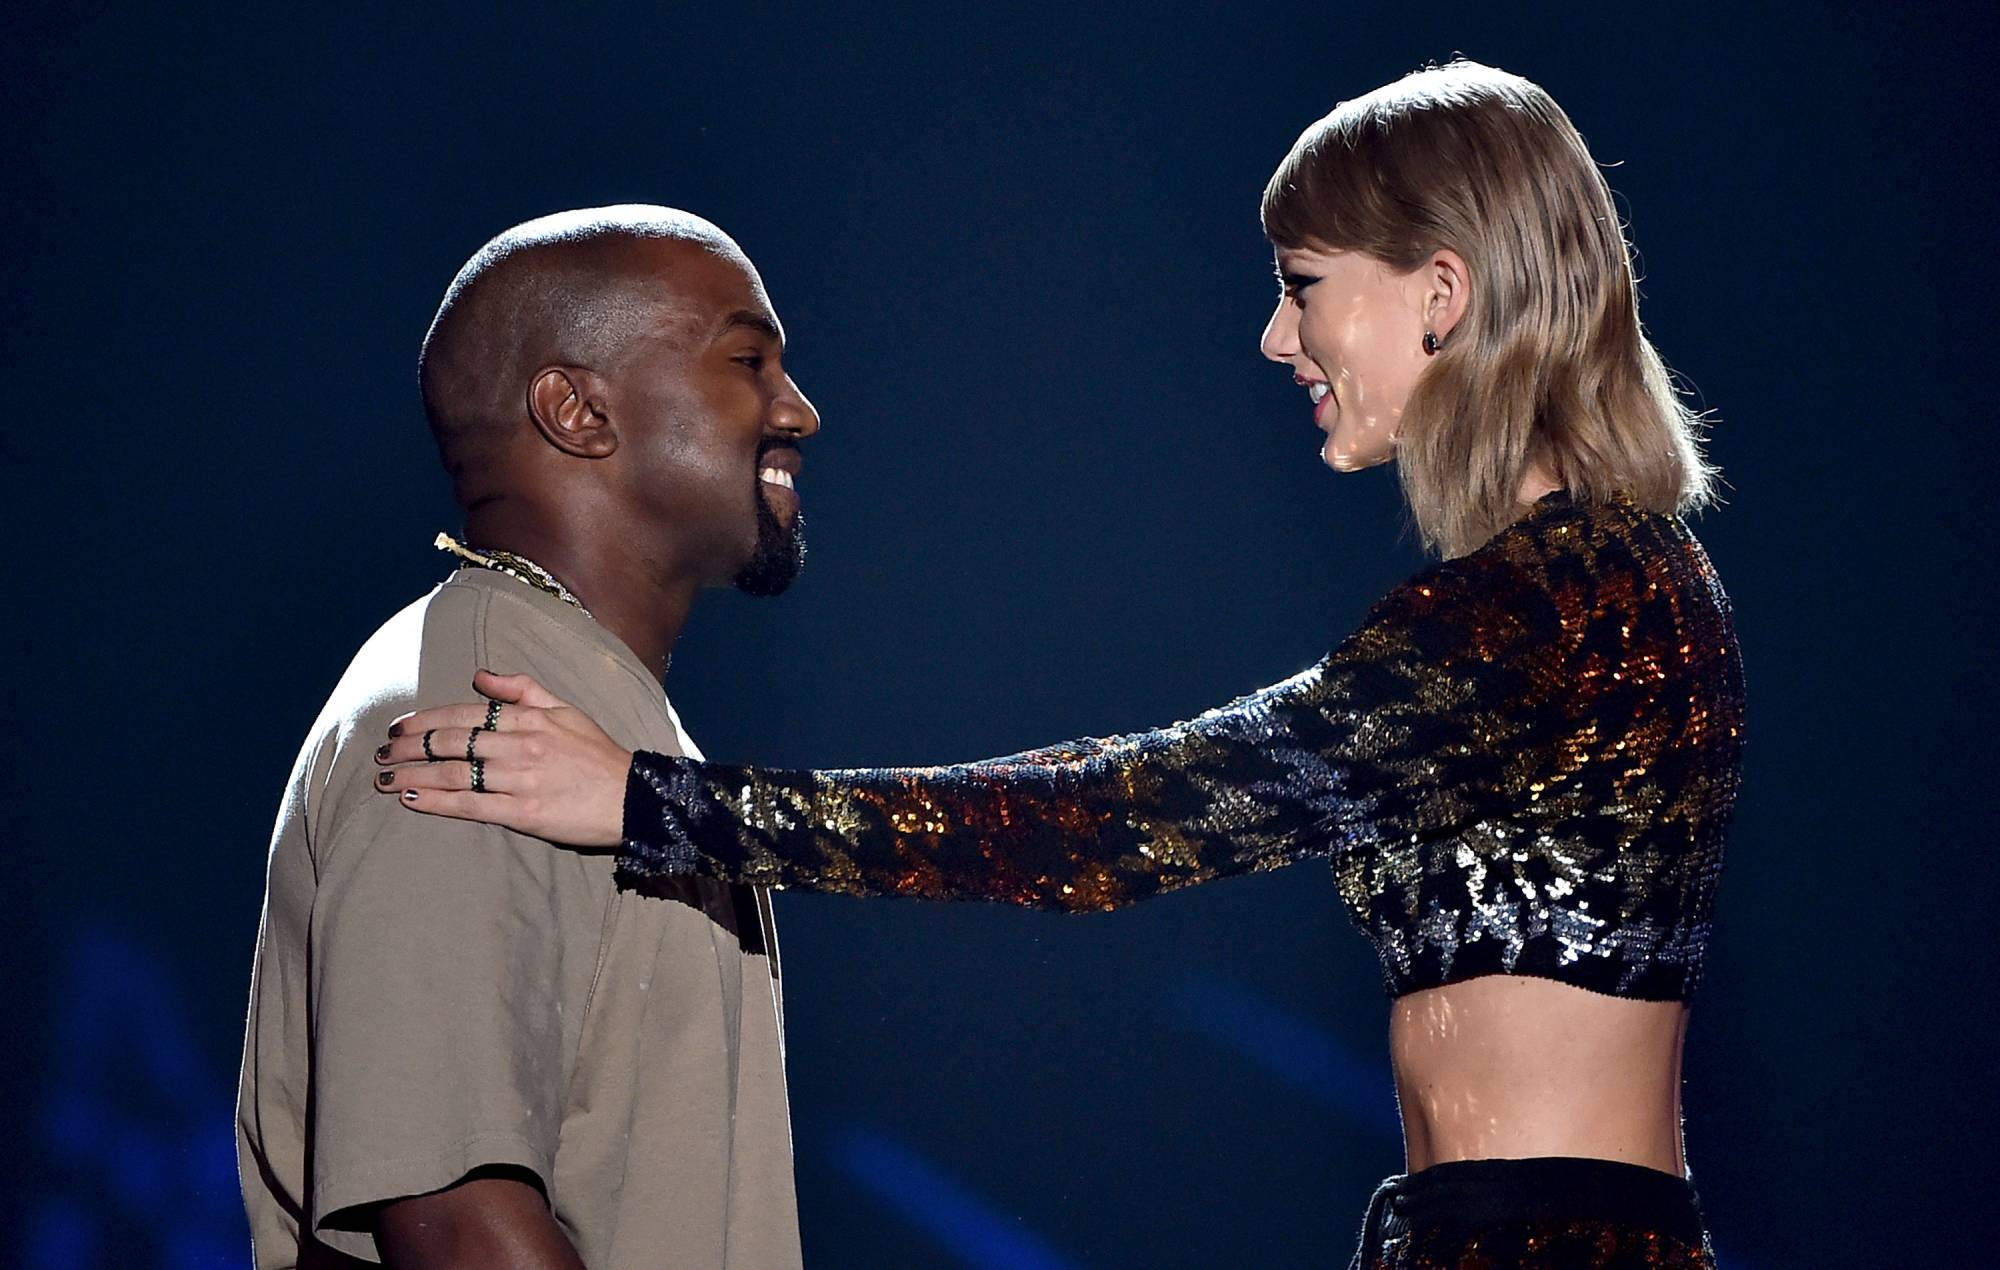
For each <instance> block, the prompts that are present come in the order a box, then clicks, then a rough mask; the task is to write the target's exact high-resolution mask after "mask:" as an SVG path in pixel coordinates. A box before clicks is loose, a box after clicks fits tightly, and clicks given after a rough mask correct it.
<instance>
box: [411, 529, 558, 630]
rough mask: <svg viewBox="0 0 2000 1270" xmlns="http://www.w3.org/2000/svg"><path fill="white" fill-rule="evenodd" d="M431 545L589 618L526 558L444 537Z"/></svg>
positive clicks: (552, 577)
mask: <svg viewBox="0 0 2000 1270" xmlns="http://www.w3.org/2000/svg"><path fill="white" fill-rule="evenodd" d="M432 545H433V546H435V547H436V548H437V549H438V550H439V551H449V552H450V553H451V554H452V555H454V556H457V557H458V558H459V559H461V560H463V561H465V562H466V563H467V564H471V565H477V566H478V567H479V568H481V569H491V570H493V571H494V572H495V573H504V574H506V575H507V576H508V577H510V578H514V579H517V580H519V581H522V582H525V583H527V584H528V585H529V586H531V587H533V588H535V589H536V590H537V591H545V592H547V593H548V594H550V595H553V596H555V597H556V598H557V599H558V600H561V601H562V602H563V603H564V604H568V605H570V606H572V607H574V608H575V609H576V611H577V612H579V613H581V614H583V615H584V616H585V617H590V616H591V614H590V610H589V609H587V608H585V607H583V601H582V600H579V599H577V598H576V596H574V595H572V594H571V593H570V589H569V588H568V587H566V586H564V585H563V584H562V583H560V582H558V581H556V575H555V574H553V573H550V572H549V571H548V570H547V569H544V568H542V566H540V565H538V564H536V563H535V562H534V561H532V560H530V559H528V558H527V557H526V556H517V555H515V554H514V553H513V552H511V551H497V550H496V551H477V550H474V549H473V548H471V547H468V546H466V545H465V544H464V543H462V542H460V541H459V540H458V539H456V538H454V537H452V536H451V535H450V534H446V533H440V534H439V535H438V536H437V541H436V542H435V543H433V544H432ZM593 620H595V619H593Z"/></svg>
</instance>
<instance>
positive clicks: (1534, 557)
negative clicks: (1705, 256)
mask: <svg viewBox="0 0 2000 1270" xmlns="http://www.w3.org/2000/svg"><path fill="white" fill-rule="evenodd" d="M1263 210H1264V225H1265V229H1266V232H1267V234H1268V235H1269V237H1270V239H1271V242H1272V244H1273V246H1274V248H1275V250H1276V255H1277V263H1278V270H1279V274H1280V277H1281V278H1282V280H1283V284H1284V292H1283V295H1282V297H1281V298H1280V300H1279V302H1278V307H1277V310H1276V312H1275V313H1274V314H1273V315H1272V318H1271V321H1270V325H1269V326H1268V328H1267V329H1266V331H1265V332H1264V338H1263V351H1264V354H1265V356H1267V357H1269V358H1270V359H1272V360H1273V361H1276V362H1280V363H1282V364H1284V365H1286V366H1288V367H1290V368H1291V370H1292V371H1293V375H1294V378H1295V379H1296V380H1297V381H1298V382H1299V383H1300V384H1301V385H1302V386H1303V387H1305V388H1306V389H1307V390H1308V392H1309V393H1310V395H1311V398H1312V401H1313V412H1314V418H1315V421H1316V422H1317V423H1318V425H1319V426H1320V427H1321V428H1322V429H1323V430H1324V431H1325V432H1326V433H1327V440H1326V443H1325V446H1324V449H1323V451H1322V456H1323V458H1324V459H1325V461H1326V462H1327V463H1328V464H1329V465H1330V466H1332V467H1333V468H1335V469H1336V470H1339V471H1351V470H1355V469H1358V468H1363V467H1368V466H1371V465H1374V464H1377V463H1382V462H1387V461H1390V460H1391V459H1393V460H1395V462H1396V463H1397V465H1398V469H1399V472H1400V475H1401V479H1402V484H1403V488H1404V491H1405V493H1406V495H1407V497H1408V500H1409V504H1410V507H1411V509H1412V512H1413V514H1414V517H1415V520H1416V523H1417V525H1418V526H1419V528H1420V529H1421V531H1422V533H1423V535H1424V538H1425V540H1426V543H1427V545H1429V546H1431V547H1432V548H1434V549H1435V550H1437V551H1438V553H1439V554H1440V555H1441V556H1442V557H1444V559H1443V561H1442V562H1441V563H1439V564H1437V565H1435V566H1433V567H1431V568H1429V569H1427V570H1426V571H1424V572H1423V573H1420V574H1419V575H1418V576H1416V577H1415V578H1412V579H1411V580H1410V581H1408V582H1406V583H1404V584H1403V585H1401V586H1399V587H1397V588H1396V589H1395V590H1393V591H1391V592H1390V593H1389V594H1388V595H1387V596H1385V597H1384V598H1383V599H1382V600H1381V601H1380V602H1379V603H1377V604H1376V605H1375V607H1374V608H1373V609H1372V610H1371V611H1370V612H1369V614H1368V616H1367V618H1366V619H1365V621H1364V622H1363V624H1362V626H1361V628H1360V629H1359V630H1358V631H1356V632H1355V633H1354V634H1353V635H1352V636H1350V637H1349V638H1348V639H1346V640H1345V641H1343V642H1342V643H1341V644H1340V646H1339V647H1338V648H1336V649H1335V650H1334V651H1333V652H1332V653H1331V654H1329V655H1328V656H1327V657H1326V658H1325V659H1324V660H1322V661H1321V662H1320V663H1319V664H1318V665H1316V666H1314V667H1313V668H1312V669H1310V670H1308V671H1306V672H1305V673H1303V674H1301V675H1299V676H1297V677H1295V678H1293V679H1290V680H1288V681H1286V682H1284V683H1281V684H1278V685H1276V686H1274V687H1271V688H1267V689H1265V690H1264V691H1262V692H1258V693H1255V694H1253V695H1251V696H1248V697H1244V698H1242V699H1241V700H1239V701H1236V702H1235V703H1233V704H1231V705H1229V706H1226V707H1223V708H1222V709H1219V710H1215V711H1211V712H1209V713H1208V714H1205V715H1202V716H1201V717H1199V718H1197V719H1194V720H1192V721H1190V722H1186V723H1181V724H1177V725H1175V726H1173V727H1169V728H1164V729H1160V730H1157V731H1151V732H1141V733H1135V734H1131V735H1126V736H1119V737H1112V738H1108V739H1092V740H1082V741H1075V742H1070V743H1067V744H1063V745H1057V746H1053V747H1050V748H1047V749H1043V750H1036V751H1032V752H1029V753H1024V754H1018V755H1014V756H1011V757H1008V758H1003V759H994V760H988V761H986V762H981V763H970V764H964V765H960V766H954V767H941V768H918V769H881V770H867V771H834V772H784V771H772V770H766V769H760V768H748V767H729V766H720V765H711V764H705V763H698V762H694V761H691V760H687V759H680V758H671V757H666V756H661V755H655V754H646V753H641V754H637V755H630V754H627V753H626V752H625V751H623V750H622V749H620V748H619V747H618V746H617V745H616V744H615V743H614V742H612V741H611V740H610V739H609V738H607V737H606V736H605V735H604V734H603V733H602V732H601V731H599V730H598V729H597V728H596V727H595V725H594V724H592V723H591V722H590V721H589V720H588V719H587V718H584V717H583V716H582V715H580V714H579V713H578V712H576V711H574V710H570V709H568V708H566V707H564V706H563V705H562V703H561V702H559V701H556V700H555V699H554V698H553V697H550V696H548V694H546V693H545V692H543V691H542V690H541V689H540V688H539V687H538V686H537V685H535V684H533V683H532V681H525V680H520V679H513V680H507V679H501V678H500V677H497V676H488V677H487V678H486V679H483V680H481V681H480V682H479V684H478V687H479V688H480V691H481V692H482V693H485V694H486V695H487V696H489V697H491V698H493V700H494V702H505V703H511V704H507V705H504V706H503V705H500V704H491V703H488V704H482V705H468V706H455V707H446V708H443V709H440V710H432V711H425V712H423V713H422V714H419V715H415V716H412V717H411V718H410V719H408V720H405V721H403V722H402V723H401V724H399V726H398V729H397V732H395V733H392V736H393V737H394V738H395V739H393V740H392V742H391V744H390V745H389V746H388V747H386V748H385V751H384V753H383V761H384V762H385V764H386V765H388V766H389V768H390V773H391V774H390V775H389V776H388V783H387V784H386V785H385V786H384V790H385V792H392V793H396V794H398V796H399V797H401V799H402V801H403V802H404V804H405V805H406V806H408V807H410V808H412V809H414V810H418V811H428V812H432V813H434V814H442V815H453V816H469V817H472V818H476V819H480V820H488V821H494V822H498V823H501V824H506V825H511V826H513V827H515V828H518V829H521V830H524V831H526V832H529V833H533V834H536V835H538V836H542V837H545V838H550V839H552V840H555V841H560V842H567V843H574V844H577V845H579V846H612V845H617V846H618V847H619V850H620V874H619V876H620V879H621V881H622V882H623V883H624V884H626V885H629V886H634V887H638V888H641V889H644V888H647V887H649V886H655V885H658V884H659V883H660V882H661V881H662V880H663V879H668V878H672V877H674V876H677V875H681V874H687V873H700V874H705V875H709V876H713V877H718V878H725V879H730V880H735V881H742V882H749V883H754V884H759V885H769V886H778V887H801V888H808V889H814V890H821V891H833V892H840V893H845V894H855V895H880V894H895V895H914V896H921V897H925V898H931V899H987V900H997V901H1001V902H1005V903H1012V904H1021V905H1031V906H1036V907H1044V908H1054V909H1061V910H1070V911H1080V910H1090V909H1109V908H1115V907H1118V906H1119V905H1121V904H1126V903H1130V902H1132V901H1134V900H1139V899H1143V898H1145V897H1146V896H1149V895H1153V894H1157V893H1159V892H1162V891H1167V890H1173V889H1177V888H1179V887H1183V886H1190V885H1194V884H1196V883H1199V882H1205V881H1209V880H1211V879H1215V878H1221V877H1228V876H1232V875H1235V874H1239V873H1247V872H1254V871H1259V870H1264V869H1271V868H1278V867H1281V866H1283V865H1286V864H1289V863H1291V862H1293V861H1295V860H1298V859H1300V858H1303V857H1307V856H1315V857H1325V858H1328V859H1330V860H1331V861H1332V864H1333V868H1334V872H1335V876H1336V879H1337V881H1338V886H1339V890H1340V894H1341V898H1342V899H1343V900H1344V901H1345V902H1346V904H1347V906H1348V907H1349V909H1350V910H1351V912H1352V914H1353V916H1354V918H1355V920H1356V922H1357V924H1359V926H1360V927H1361V929H1362V930H1363V931H1364V933H1366V934H1367V935H1368V936H1369V938H1370V939H1371V941H1372V942H1373V943H1374V944H1375V947H1376V950H1377V952H1378V953H1379V955H1380V957H1381V960H1382V966H1383V971H1384V975H1385V978H1386V981H1387V984H1388V988H1389V991H1390V994H1391V996H1392V998H1393V1002H1394V1004H1393V1007H1392V1011H1391V1020H1390V1032H1389V1043H1390V1051H1391V1057H1392V1060H1393V1063H1394V1068H1395V1073H1396V1081H1397V1088H1398V1092H1399V1094H1400V1096H1401V1103H1402V1112H1403V1118H1404V1135H1405V1149H1406V1152H1407V1160H1408V1172H1407V1173H1406V1174H1403V1175H1399V1176H1397V1177H1392V1178H1390V1179H1388V1180H1387V1181H1385V1182H1384V1183H1383V1185H1382V1187H1381V1188H1380V1189H1379V1190H1378V1191H1377V1193H1376V1196H1375V1199H1374V1201H1373V1202H1372V1203H1371V1204H1370V1205H1369V1208H1368V1212H1367V1215H1366V1218H1365V1220H1364V1224H1363V1233H1362V1247H1361V1248H1360V1250H1359V1251H1358V1252H1357V1254H1356V1258H1355V1264H1356V1265H1357V1266H1362V1267H1368V1268H1371V1270H1373V1268H1377V1267H1403V1266H1420V1265H1421V1266H1456V1265H1460V1264H1478V1265H1494V1266H1498V1265H1532V1266H1604V1267H1610V1266H1627V1265H1633V1266H1637V1265H1646V1266H1662V1265H1664V1266H1709V1265H1712V1256H1711V1254H1710V1252H1709V1250H1708V1241H1707V1236H1706V1234H1705V1232H1704V1230H1703V1228H1702V1223H1701V1218H1700V1214H1699V1209H1698V1206H1697V1202H1696V1198H1695V1194H1694V1191H1693V1189H1692V1187H1691V1186H1690V1185H1689V1183H1688V1182H1687V1180H1686V1173H1687V1169H1686V1161H1685V1157H1684V1155H1683V1151H1682V1143H1681V1137H1680V1107H1679V1085H1680V1059H1681V1049H1682V1039H1683V1036H1684V1034H1685V1029H1686V1026H1687V1016H1688V1002H1689V1000H1690V998H1691V997H1692V995H1693V992H1694V989H1695V986H1696V983H1697V981H1698V980H1699V977H1700V973H1701V965H1702V956H1703V952H1704V949H1705V945H1706V942H1707V937H1708V929H1709V914H1710V911H1711V909H1712V905H1713V898H1714V887H1715V881H1716V876H1717V872H1718V868H1719V865H1720V858H1721V849H1722V840H1723V835H1724V831H1725V827H1726V823H1727V820H1728V816H1729V812H1730V809H1731V807H1732V805H1733V803H1734V800H1735V795H1736V788H1737V783H1738V773H1739V770H1740V720H1741V714H1742V679H1741V672H1740V667H1739V663H1738V658H1737V651H1736V642H1735V636H1734V633H1733V630H1732V627H1731V622H1730V616H1729V609H1728V602H1727V600H1726V598H1725V597H1724V595H1723V592H1722V589H1721V587H1720V585H1719V583H1718V582H1717V580H1716V576H1715V573H1714V570H1713V568H1712V567H1711V566H1710V564H1709V562H1708V559H1707V557H1706V555H1705V554H1704V552H1703V551H1702V549H1701V547H1700V545H1699V544H1698V543H1697V542H1696V541H1695V539H1694V538H1693V536H1692V535H1691V534H1690V533H1689V531H1688V529H1687V527H1686V525H1685V524H1683V523H1682V521H1681V520H1680V518H1679V513H1681V512H1683V511H1686V510H1688V509H1689V508H1692V507H1698V506H1701V505H1703V504H1705V503H1706V502H1707V501H1709V498H1710V487H1711V483H1712V481H1713V472H1712V470H1711V469H1710V468H1708V466H1707V465H1706V464H1705V462H1704V460H1703V459H1702V457H1701V454H1700V452H1699V449H1698V446H1697V428H1696V422H1697V421H1696V419H1695V418H1694V416H1692V415H1691V414H1690V413H1689V412H1688V411H1687V410H1686V409H1685V408H1684V407H1683V405H1682V404H1681V403H1680V401H1679V400H1678V398H1677V397H1676V396H1675V394H1674V392H1673V390H1672V388H1671V387H1670V385H1669V382H1668V379H1667V374H1666V371H1665V369H1664V367H1663V366H1662V364H1661V362H1660V359H1659V358H1658V356H1657V355H1656V354H1655V353H1654V351H1653V349H1652V347H1651V345H1650V344H1649V343H1648V342H1647V340H1646V338H1645V336H1644V333H1643V331H1642V329H1641V327H1640V323H1639V317H1638V310H1637V292H1636V288H1635V284H1634V279H1633V272H1632V267H1631V263H1630V258H1629V254H1628V250H1627V246H1626V244H1625V242H1624V240H1623V238H1622V235H1621V233H1620V230H1619V224H1618V217H1617V214H1616V212H1615V210H1614V208H1613V206H1612V202H1611V196H1610V191H1609V190H1608V189H1607V187H1606V186H1605V183H1604V181H1603V178H1602V177H1601V175H1600V174H1599V172H1598V170H1597V168H1596V166H1595V164H1594V163H1593V162H1592V160H1591V158H1590V155H1589V153H1588V151H1587V150H1586V149H1585V147H1584V143H1583V140H1582V138H1581V137H1580V136H1578V134H1577V132H1576V130H1575V129H1574V127H1573V126H1572V125H1571V124H1570V122H1569V120H1568V119H1567V117H1565V116H1564V114H1563V113H1562V111H1561V110H1560V109H1559V108H1558V107H1557V106H1556V104H1555V103H1554V102H1553V101H1552V100H1550V98H1549V97H1548V95H1547V94H1546V93H1544V92H1543V91H1542V90H1541V89H1539V88H1538V87H1536V86H1535V85H1533V84H1531V83H1529V82H1528V81H1526V80H1523V79H1521V78H1519V77H1517V76H1513V75H1509V74H1506V73H1504V72H1500V71H1495V70H1492V69H1490V68H1487V67H1483V66H1479V65H1477V64H1473V63H1463V62H1461V63H1454V64H1452V65H1449V66H1444V67H1439V68H1431V69H1426V70H1423V71H1419V72H1417V73H1415V74H1412V75H1410V76H1408V77H1406V78H1404V79H1403V80H1401V81H1399V82H1397V83H1394V84H1391V85H1388V86H1386V87H1384V88H1382V89H1379V90H1377V91H1376V92H1373V93H1370V94H1369V95H1367V96H1365V97H1361V98H1358V99H1356V100H1354V101H1350V102H1345V103H1343V104H1341V105H1340V106H1339V107H1337V108H1336V109H1335V110H1334V111H1333V112H1332V113H1331V114H1329V115H1328V116H1327V117H1326V118H1324V119H1322V120H1320V121H1318V122H1317V123H1315V124H1314V125H1313V126H1312V127H1311V128H1309V129H1307V130H1306V132H1305V134H1304V135H1303V136H1302V137H1300V139H1299V141H1298V143H1297V144H1296V145H1294V146H1293V148H1292V150H1291V152H1290V153H1289V154H1288V155H1287V156H1286V158H1285V160H1284V162H1283V163H1282V164H1281V165H1280V166H1279V168H1278V170H1277V172H1276V174H1275V175H1273V176H1272V178H1271V181H1270V183H1269V185H1268V187H1267V188H1266V190H1265V194H1264V209H1263ZM496 723H497V725H498V726H497V731H496V729H495V725H496ZM481 728H484V729H485V730H487V731H489V732H493V733H494V734H493V735H490V736H481V737H479V738H477V744H478V746H479V750H478V752H479V754H480V755H481V756H482V757H481V763H480V767H479V769H478V770H477V772H476V773H475V770H474V769H473V768H472V767H471V766H469V765H467V764H465V763H438V764H423V763H419V762H417V760H420V759H421V758H422V757H423V754H424V753H425V746H426V745H427V744H429V743H433V742H434V743H435V746H436V747H437V748H436V750H435V752H438V753H459V752H464V751H465V750H466V747H467V745H468V743H469V742H472V741H473V740H474V738H473V737H472V735H471V734H472V732H473V731H476V730H479V729H481ZM429 732H435V733H436V735H435V736H426V735H425V734H426V733H429ZM461 732H463V733H465V735H459V733H461ZM475 775H477V776H478V778H479V779H478V781H477V784H478V786H479V787H480V788H481V789H482V790H483V791H484V792H482V793H479V794H475V793H472V792H469V790H470V789H471V788H472V786H473V785H474V783H475V782H474V779H473V778H474V776H475Z"/></svg>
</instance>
